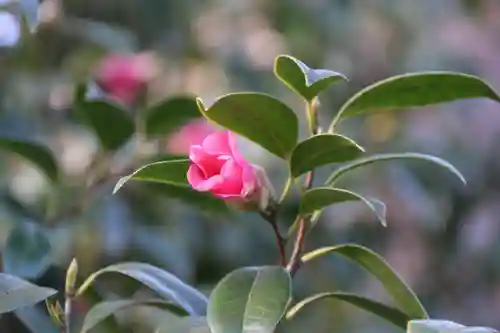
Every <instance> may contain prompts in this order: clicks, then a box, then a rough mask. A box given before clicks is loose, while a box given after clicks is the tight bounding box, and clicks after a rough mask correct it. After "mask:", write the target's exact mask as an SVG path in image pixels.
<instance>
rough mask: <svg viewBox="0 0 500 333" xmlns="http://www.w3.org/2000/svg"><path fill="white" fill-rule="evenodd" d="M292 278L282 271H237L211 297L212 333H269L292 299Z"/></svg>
mask: <svg viewBox="0 0 500 333" xmlns="http://www.w3.org/2000/svg"><path fill="white" fill-rule="evenodd" d="M291 290H292V287H291V278H290V275H289V274H288V272H287V271H286V270H285V269H284V268H282V267H273V266H265V267H247V268H240V269H237V270H235V271H233V272H232V273H230V274H228V275H227V276H226V277H224V278H223V279H222V280H221V281H220V282H219V284H218V285H217V286H216V287H215V289H214V290H213V292H212V295H211V296H210V300H209V304H208V310H207V321H208V324H209V326H210V329H211V331H212V333H238V332H241V333H254V332H259V333H272V332H274V329H275V327H276V325H277V324H278V322H279V321H280V320H281V318H282V317H283V314H284V312H285V310H286V306H287V305H288V302H289V300H290V297H291Z"/></svg>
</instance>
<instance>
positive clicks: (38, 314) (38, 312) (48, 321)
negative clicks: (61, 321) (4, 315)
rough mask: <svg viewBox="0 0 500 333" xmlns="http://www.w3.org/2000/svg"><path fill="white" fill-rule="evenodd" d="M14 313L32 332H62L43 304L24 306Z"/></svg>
mask: <svg viewBox="0 0 500 333" xmlns="http://www.w3.org/2000/svg"><path fill="white" fill-rule="evenodd" d="M14 313H15V315H16V317H17V318H18V319H19V320H20V321H21V322H22V323H23V325H24V326H26V328H28V329H29V330H30V331H31V332H42V333H61V330H60V329H59V328H58V327H56V325H55V324H54V322H53V321H52V318H50V317H49V316H48V315H47V313H46V312H45V311H44V308H43V307H41V306H27V307H23V308H20V309H17V310H16V311H15V312H14Z"/></svg>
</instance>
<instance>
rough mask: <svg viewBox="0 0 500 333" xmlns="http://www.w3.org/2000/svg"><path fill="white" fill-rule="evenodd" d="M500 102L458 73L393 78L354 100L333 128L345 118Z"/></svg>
mask: <svg viewBox="0 0 500 333" xmlns="http://www.w3.org/2000/svg"><path fill="white" fill-rule="evenodd" d="M481 97H483V98H489V99H492V100H495V101H500V97H499V96H498V94H497V93H496V92H495V91H494V90H493V88H491V87H490V86H489V85H488V84H487V83H485V82H484V81H482V80H481V79H480V78H478V77H475V76H472V75H467V74H463V73H454V72H420V73H410V74H404V75H399V76H394V77H390V78H388V79H385V80H383V81H380V82H377V83H375V84H372V85H370V86H368V87H366V88H364V89H363V90H361V91H360V92H358V93H357V94H355V95H354V96H353V97H351V98H350V99H349V100H348V101H347V102H346V103H345V104H344V105H343V106H342V107H341V108H340V110H339V112H338V113H337V115H336V117H335V119H334V120H333V122H332V125H331V126H330V131H332V130H333V128H334V126H335V124H336V123H337V122H338V121H339V120H340V119H342V118H345V117H350V116H355V115H358V114H362V113H366V112H370V111H377V110H392V109H404V108H412V107H419V106H426V105H432V104H438V103H444V102H451V101H455V100H460V99H466V98H481Z"/></svg>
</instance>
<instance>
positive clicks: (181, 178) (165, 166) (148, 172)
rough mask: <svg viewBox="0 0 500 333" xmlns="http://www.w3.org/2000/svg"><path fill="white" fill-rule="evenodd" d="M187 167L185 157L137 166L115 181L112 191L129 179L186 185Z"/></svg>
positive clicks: (115, 190)
mask: <svg viewBox="0 0 500 333" xmlns="http://www.w3.org/2000/svg"><path fill="white" fill-rule="evenodd" d="M188 168H189V160H187V159H176V160H166V161H159V162H153V163H150V164H147V165H145V166H143V167H141V168H139V169H138V170H136V171H135V172H134V173H132V174H130V175H128V176H125V177H122V178H121V179H120V180H119V181H118V182H117V183H116V185H115V188H114V189H113V193H116V192H117V191H118V190H119V189H120V188H122V186H123V185H125V183H127V182H128V181H130V180H138V181H143V182H154V183H163V184H170V185H179V186H187V185H188V182H187V178H186V177H187V171H188Z"/></svg>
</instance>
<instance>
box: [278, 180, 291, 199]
mask: <svg viewBox="0 0 500 333" xmlns="http://www.w3.org/2000/svg"><path fill="white" fill-rule="evenodd" d="M292 186H293V178H292V177H291V176H288V179H287V180H286V183H285V187H284V188H283V193H282V194H281V197H280V200H279V201H278V204H281V203H282V202H283V200H285V198H286V197H287V195H288V194H289V193H290V191H291V190H292Z"/></svg>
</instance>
